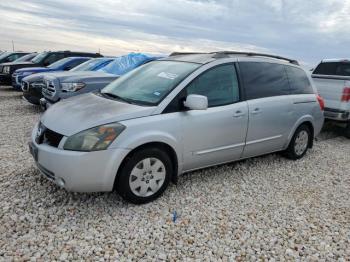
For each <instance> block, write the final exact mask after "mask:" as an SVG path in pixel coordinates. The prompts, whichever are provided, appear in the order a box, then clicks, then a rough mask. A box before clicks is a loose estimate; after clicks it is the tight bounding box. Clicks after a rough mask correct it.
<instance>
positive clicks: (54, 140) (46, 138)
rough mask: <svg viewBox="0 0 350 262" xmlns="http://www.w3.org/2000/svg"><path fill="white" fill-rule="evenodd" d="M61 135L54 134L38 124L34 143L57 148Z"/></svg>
mask: <svg viewBox="0 0 350 262" xmlns="http://www.w3.org/2000/svg"><path fill="white" fill-rule="evenodd" d="M62 138H63V135H61V134H59V133H56V132H55V131H52V130H50V129H48V128H46V127H45V126H44V125H43V124H41V123H40V124H39V127H38V132H37V137H36V142H37V143H38V144H48V145H50V146H53V147H58V145H59V144H60V142H61V140H62Z"/></svg>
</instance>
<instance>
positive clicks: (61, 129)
mask: <svg viewBox="0 0 350 262" xmlns="http://www.w3.org/2000/svg"><path fill="white" fill-rule="evenodd" d="M155 108H156V107H148V106H147V107H146V106H138V105H133V104H128V103H123V102H119V101H116V100H111V99H107V98H104V97H102V96H100V95H98V94H94V93H88V94H83V95H80V96H76V97H72V98H68V99H64V100H62V101H60V102H59V103H56V104H54V105H53V106H52V107H50V108H49V109H48V110H47V111H46V112H45V113H44V114H43V116H42V117H41V122H42V123H43V125H44V126H46V127H47V128H49V129H51V130H53V131H55V132H57V133H59V134H62V135H65V136H71V135H74V134H76V133H79V132H81V131H83V130H86V129H89V128H92V127H95V126H99V125H103V124H108V123H113V122H117V121H123V120H128V119H133V118H139V117H144V116H149V115H151V114H152V113H153V111H154V110H155Z"/></svg>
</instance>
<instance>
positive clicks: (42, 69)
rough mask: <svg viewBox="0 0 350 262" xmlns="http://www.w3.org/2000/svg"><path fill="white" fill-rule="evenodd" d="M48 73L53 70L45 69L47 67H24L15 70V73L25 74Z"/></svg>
mask: <svg viewBox="0 0 350 262" xmlns="http://www.w3.org/2000/svg"><path fill="white" fill-rule="evenodd" d="M49 71H53V69H51V68H47V67H26V68H22V69H17V70H16V72H17V73H25V72H35V73H41V72H49Z"/></svg>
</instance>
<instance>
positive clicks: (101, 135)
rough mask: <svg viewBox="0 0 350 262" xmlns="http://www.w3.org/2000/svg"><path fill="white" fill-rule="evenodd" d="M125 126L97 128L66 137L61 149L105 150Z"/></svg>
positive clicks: (110, 125)
mask: <svg viewBox="0 0 350 262" xmlns="http://www.w3.org/2000/svg"><path fill="white" fill-rule="evenodd" d="M124 129H125V126H124V125H122V124H119V123H114V124H107V125H102V126H97V127H94V128H91V129H88V130H84V131H82V132H80V133H78V134H75V135H72V136H70V137H68V139H67V140H66V142H65V143H64V146H63V149H65V150H73V151H98V150H105V149H107V147H108V146H109V145H110V144H111V143H112V142H113V141H114V139H116V138H117V136H119V135H120V133H121V132H123V130H124Z"/></svg>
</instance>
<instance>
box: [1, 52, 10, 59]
mask: <svg viewBox="0 0 350 262" xmlns="http://www.w3.org/2000/svg"><path fill="white" fill-rule="evenodd" d="M9 54H10V53H9V52H4V53H2V54H1V55H0V59H2V58H4V57H6V56H8V55H9Z"/></svg>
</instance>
